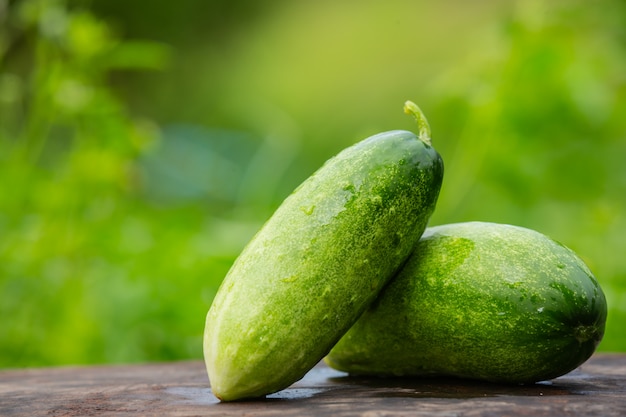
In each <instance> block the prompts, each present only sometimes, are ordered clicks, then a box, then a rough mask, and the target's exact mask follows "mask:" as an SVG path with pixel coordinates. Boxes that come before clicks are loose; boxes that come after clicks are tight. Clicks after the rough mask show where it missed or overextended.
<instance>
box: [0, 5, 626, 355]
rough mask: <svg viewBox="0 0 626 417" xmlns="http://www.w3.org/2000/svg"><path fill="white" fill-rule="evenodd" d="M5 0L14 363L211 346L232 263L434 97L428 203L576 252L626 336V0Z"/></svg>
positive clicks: (613, 324) (616, 335) (441, 218)
mask: <svg viewBox="0 0 626 417" xmlns="http://www.w3.org/2000/svg"><path fill="white" fill-rule="evenodd" d="M245 5H246V7H243V6H242V5H241V4H237V3H232V2H226V1H224V0H219V1H218V0H214V1H211V2H205V1H200V0H193V1H192V0H188V1H184V2H164V3H159V4H158V5H157V4H154V5H153V4H150V5H147V4H146V3H145V2H124V1H122V0H100V1H96V0H94V1H62V0H18V1H7V0H0V181H1V184H2V192H1V193H0V294H1V295H0V297H1V298H0V300H1V302H0V314H1V316H2V318H3V319H2V321H1V322H0V367H16V366H35V365H53V364H69V363H95V362H131V361H150V360H169V359H181V358H199V357H201V338H202V330H203V324H204V316H205V314H206V311H207V309H208V307H209V305H210V302H211V300H212V297H213V295H214V293H215V291H216V290H217V287H218V286H219V283H220V282H221V279H222V278H223V276H224V275H225V273H226V271H227V270H228V268H229V266H230V264H231V263H232V261H233V260H234V258H235V257H236V256H237V254H238V253H239V251H240V250H241V249H242V247H243V245H245V243H246V242H247V240H248V239H249V238H250V237H251V236H252V235H253V233H254V232H255V231H256V230H257V229H258V227H260V225H261V224H262V223H263V221H264V220H265V219H266V218H267V217H268V216H269V215H271V213H272V211H273V210H274V209H275V208H276V207H277V206H278V204H280V202H281V201H282V199H283V198H284V197H285V196H286V195H288V194H289V192H290V191H291V190H292V189H293V188H294V187H295V186H296V185H297V184H299V183H300V182H301V181H302V180H303V179H305V178H306V177H307V176H308V175H310V174H311V173H312V172H313V170H315V169H316V168H317V167H318V166H320V165H321V164H322V163H323V162H324V161H325V160H326V159H327V158H329V157H330V156H331V155H333V154H335V153H337V152H338V151H339V150H340V149H342V148H343V147H345V146H348V145H350V144H352V143H354V142H356V141H357V140H360V139H362V138H364V137H366V136H368V135H371V134H374V133H377V132H380V131H383V130H391V129H409V130H411V129H414V126H413V124H412V121H411V119H410V118H408V117H406V116H405V115H404V114H403V113H402V104H403V103H404V101H405V100H407V99H411V100H414V101H416V102H417V103H418V104H420V106H421V107H422V108H423V109H424V111H425V112H426V115H427V117H428V118H429V120H430V123H431V127H432V131H433V143H434V145H435V146H436V147H437V149H438V150H439V151H440V153H441V154H442V156H443V158H444V161H445V164H446V177H445V179H444V186H443V189H442V194H441V198H440V201H439V204H438V207H437V211H436V213H435V215H434V216H433V219H432V221H431V223H432V224H441V223H449V222H457V221H466V220H485V221H496V222H503V223H512V224H518V225H521V226H526V227H530V228H533V229H536V230H539V231H541V232H543V233H546V234H548V235H550V236H552V237H554V238H555V239H557V240H559V241H561V242H563V243H565V244H566V245H568V246H570V247H571V248H573V249H574V250H575V251H577V252H578V253H579V254H580V255H581V256H582V257H583V258H584V259H585V261H586V262H587V263H588V264H589V266H590V267H591V269H592V270H593V271H594V272H595V273H596V275H597V277H598V279H599V280H600V282H601V284H602V287H603V288H604V289H605V292H606V293H607V297H608V302H609V307H610V311H609V323H608V328H607V334H606V336H605V340H604V341H603V342H602V344H601V345H600V349H602V350H612V351H626V336H625V335H624V334H623V332H621V331H620V328H621V327H620V324H619V323H621V322H622V321H623V320H624V319H626V261H625V260H624V258H623V257H622V254H621V250H622V249H623V248H624V247H626V217H625V216H624V213H625V212H626V168H624V164H623V161H624V158H625V157H626V119H625V118H624V116H623V115H624V114H626V76H625V74H626V7H625V6H624V4H623V3H622V2H620V1H619V0H600V1H599V2H596V3H594V5H593V7H591V6H590V5H589V4H588V3H586V2H583V1H582V0H578V1H551V2H548V1H539V0H519V1H509V2H495V1H487V2H479V3H467V4H466V3H464V2H460V1H452V0H447V1H443V2H414V1H408V0H390V1H388V2H372V1H366V2H360V3H359V4H358V5H357V4H355V3H353V2H331V1H328V0H326V1H321V2H313V3H312V2H309V3H306V2H281V1H278V0H274V1H271V2H264V3H262V5H261V3H259V4H257V3H253V2H245Z"/></svg>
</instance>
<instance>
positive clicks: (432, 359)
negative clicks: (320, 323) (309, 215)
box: [325, 222, 607, 383]
mask: <svg viewBox="0 0 626 417" xmlns="http://www.w3.org/2000/svg"><path fill="white" fill-rule="evenodd" d="M606 315H607V305H606V300H605V297H604V294H603V292H602V289H601V288H600V285H599V284H598V281H597V280H596V279H595V277H594V276H593V274H592V273H591V271H590V270H589V269H588V267H587V266H586V265H585V264H584V262H583V261H582V260H581V259H580V258H579V257H578V256H577V255H576V254H575V253H574V252H573V251H571V250H570V249H568V248H566V247H565V246H563V245H561V244H559V243H557V242H555V241H553V240H551V239H550V238H548V237H546V236H545V235H543V234H541V233H539V232H536V231H533V230H529V229H526V228H521V227H516V226H510V225H503V224H495V223H482V222H470V223H458V224H450V225H443V226H437V227H431V228H428V229H427V230H426V231H425V232H424V234H423V236H422V238H421V239H420V241H419V243H418V244H417V245H416V248H415V252H414V253H413V255H411V257H410V258H409V259H408V260H407V263H406V264H405V266H404V267H403V268H402V270H401V271H400V272H399V273H398V275H397V276H395V277H394V278H393V279H392V280H391V281H390V283H389V284H388V286H387V287H385V289H384V290H383V291H382V292H381V294H380V297H379V298H378V299H377V300H376V301H375V302H374V303H372V305H371V306H370V308H369V309H368V310H367V311H366V312H365V313H364V314H363V316H362V317H361V318H360V319H359V321H357V323H356V324H355V325H354V326H353V327H352V328H351V329H350V330H349V331H348V332H347V333H346V334H345V335H344V337H343V338H342V339H341V340H340V341H339V342H338V343H337V345H336V346H335V347H334V348H333V349H332V351H331V352H330V354H329V355H328V356H327V357H326V358H325V360H326V362H327V363H328V364H329V365H330V366H332V367H333V368H336V369H338V370H342V371H346V372H349V373H352V374H368V375H381V376H383V375H387V376H391V375H404V376H425V375H441V376H456V377H462V378H471V379H479V380H485V381H492V382H505V383H532V382H537V381H541V380H546V379H552V378H556V377H558V376H560V375H563V374H565V373H567V372H569V371H571V370H573V369H575V368H576V367H577V366H579V365H580V364H582V363H583V362H584V361H586V360H587V359H588V358H589V357H590V356H591V354H592V353H593V352H594V350H595V349H596V346H597V345H598V343H599V342H600V340H601V339H602V336H603V334H604V327H605V322H606Z"/></svg>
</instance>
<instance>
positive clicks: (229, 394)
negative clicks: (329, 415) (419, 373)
mask: <svg viewBox="0 0 626 417" xmlns="http://www.w3.org/2000/svg"><path fill="white" fill-rule="evenodd" d="M405 111H406V112H408V113H412V114H413V115H414V116H415V117H416V118H417V121H418V126H419V130H420V131H419V137H418V136H416V135H415V134H413V133H411V132H408V131H390V132H385V133H381V134H378V135H375V136H372V137H370V138H367V139H365V140H363V141H361V142H359V143H357V144H355V145H353V146H351V147H349V148H347V149H345V150H343V151H342V152H340V153H339V154H338V155H336V156H335V157H333V158H331V159H330V160H328V161H327V162H326V163H325V164H324V165H323V166H322V167H321V168H320V169H319V170H318V171H317V172H315V173H314V174H313V175H312V176H311V177H310V178H308V179H307V180H305V181H304V182H303V183H302V184H301V185H300V186H299V187H298V188H296V190H295V191H294V192H293V193H292V194H291V195H290V196H289V197H287V199H286V200H285V201H284V202H283V203H282V204H281V205H280V207H279V208H278V209H277V210H276V212H275V213H274V214H273V215H272V217H271V218H270V219H269V220H268V221H267V222H266V223H265V225H264V226H263V227H262V228H261V230H260V231H259V232H258V233H257V234H256V235H255V236H254V237H253V238H252V240H251V241H250V242H249V243H248V244H247V245H246V247H245V248H244V250H243V251H242V253H241V254H240V255H239V257H238V258H237V259H236V260H235V262H234V264H233V266H232V267H231V269H230V271H229V272H228V274H227V275H226V277H225V278H224V280H223V282H222V284H221V286H220V288H219V290H218V292H217V294H216V296H215V298H214V300H213V303H212V305H211V307H210V309H209V312H208V314H207V318H206V326H205V332H204V357H205V362H206V367H207V372H208V374H209V380H210V382H211V388H212V391H213V393H214V395H216V396H217V397H218V398H219V399H221V400H223V401H232V400H239V399H245V398H254V397H260V396H263V395H266V394H270V393H272V392H276V391H279V390H281V389H284V388H286V387H288V386H289V385H291V384H292V383H293V382H295V381H297V380H299V379H300V378H302V377H303V376H304V374H305V373H306V372H307V371H309V370H310V369H311V368H312V367H313V366H314V365H316V364H317V363H318V362H319V361H320V360H322V358H323V357H324V356H325V355H326V354H327V353H328V351H329V350H330V349H331V348H332V346H333V345H334V344H335V343H336V342H337V341H338V340H339V338H340V337H341V336H342V335H343V334H344V333H345V332H346V331H347V330H348V329H349V328H350V326H352V324H354V322H355V321H356V320H357V319H358V317H359V316H360V315H361V313H362V312H363V311H364V310H365V309H366V308H367V306H368V305H369V303H370V302H371V301H372V300H373V299H374V298H375V297H376V296H377V295H378V293H379V292H380V290H381V288H382V287H383V285H384V284H385V283H386V282H387V281H388V280H389V279H390V278H391V277H392V276H393V275H394V273H395V272H396V271H397V270H398V269H399V267H400V266H401V264H402V263H403V262H404V261H405V260H406V259H407V258H408V256H409V255H410V253H411V251H412V249H413V247H414V246H415V244H416V243H417V241H418V240H419V238H420V236H421V234H422V233H423V231H424V229H425V228H426V225H427V222H428V219H429V218H430V216H431V214H432V212H433V210H434V208H435V204H436V201H437V197H438V195H439V190H440V187H441V182H442V178H443V162H442V159H441V157H440V155H439V154H438V153H437V151H436V150H435V149H434V148H433V147H432V146H431V145H430V128H429V127H428V124H427V122H426V120H425V118H424V117H423V115H422V113H421V111H420V110H419V109H418V108H417V106H415V105H414V104H413V103H410V102H407V104H406V105H405Z"/></svg>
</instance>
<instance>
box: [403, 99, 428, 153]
mask: <svg viewBox="0 0 626 417" xmlns="http://www.w3.org/2000/svg"><path fill="white" fill-rule="evenodd" d="M404 112H405V113H406V114H409V115H412V116H413V117H415V121H417V128H418V132H417V138H418V139H419V140H421V141H422V142H424V143H425V144H427V145H429V146H430V145H431V139H430V125H429V124H428V120H426V116H424V113H423V112H422V110H421V109H420V108H419V107H418V106H417V104H415V103H413V102H412V101H410V100H407V101H406V102H405V103H404Z"/></svg>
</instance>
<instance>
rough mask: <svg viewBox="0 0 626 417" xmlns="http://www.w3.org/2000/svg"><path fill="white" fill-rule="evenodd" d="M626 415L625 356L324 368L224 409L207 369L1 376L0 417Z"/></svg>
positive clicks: (180, 365)
mask: <svg viewBox="0 0 626 417" xmlns="http://www.w3.org/2000/svg"><path fill="white" fill-rule="evenodd" d="M113 415H115V416H143V415H150V416H222V417H223V416H282V417H289V416H367V417H376V416H378V417H383V416H385V417H391V416H409V415H410V416H445V417H451V416H468V417H469V416H504V415H506V416H533V417H541V416H550V417H557V416H626V355H609V354H597V355H595V356H594V357H592V358H591V359H590V360H589V361H588V362H587V363H585V364H584V365H583V366H582V367H580V368H579V369H577V370H575V371H573V372H572V373H570V374H568V375H565V376H563V377H560V378H557V379H555V380H552V381H550V382H545V383H540V384H535V385H532V386H503V385H492V384H483V383H476V382H467V381H458V380H452V379H430V380H410V379H376V378H356V377H350V376H347V375H346V374H343V373H340V372H336V371H334V370H331V369H329V368H328V367H326V366H325V365H322V364H320V365H318V366H317V367H315V368H314V369H313V370H311V371H310V372H309V373H308V374H307V375H306V376H305V378H304V379H302V380H301V381H299V382H297V383H296V384H294V385H293V386H291V387H290V388H288V389H286V390H284V391H281V392H279V393H277V394H273V395H270V396H268V397H267V398H266V399H263V400H258V401H247V402H238V403H220V402H219V401H218V400H217V399H216V398H215V397H214V396H213V395H212V394H211V390H210V387H209V383H208V380H207V377H206V373H205V370H204V365H203V363H202V362H199V361H193V362H176V363H167V364H148V365H131V366H92V367H63V368H43V369H28V370H8V371H2V372H0V416H59V417H60V416H113Z"/></svg>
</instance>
